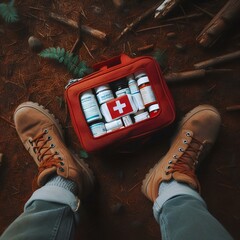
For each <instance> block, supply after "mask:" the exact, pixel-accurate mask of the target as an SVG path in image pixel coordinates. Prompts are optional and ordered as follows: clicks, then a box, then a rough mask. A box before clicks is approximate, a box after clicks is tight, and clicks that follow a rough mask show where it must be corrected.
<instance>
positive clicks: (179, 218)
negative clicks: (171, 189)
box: [0, 187, 232, 240]
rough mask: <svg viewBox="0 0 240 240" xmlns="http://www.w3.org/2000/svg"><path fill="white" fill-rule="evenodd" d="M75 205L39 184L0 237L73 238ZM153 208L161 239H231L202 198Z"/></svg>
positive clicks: (1, 239)
mask: <svg viewBox="0 0 240 240" xmlns="http://www.w3.org/2000/svg"><path fill="white" fill-rule="evenodd" d="M50 192H51V194H50V195H49V193H50ZM53 192H54V194H53ZM59 195H61V198H59ZM43 198H45V200H43ZM77 206H78V201H77V199H76V197H75V196H74V195H73V194H72V193H70V192H68V191H66V190H65V189H61V188H58V187H57V188H56V189H55V187H42V188H40V189H39V190H37V192H35V193H34V194H33V196H32V197H31V198H30V200H29V201H28V202H27V203H26V205H25V208H24V212H23V213H22V214H21V215H20V216H19V217H18V218H17V219H16V220H15V221H14V222H13V223H12V224H11V225H10V226H9V227H8V228H7V230H6V231H5V232H4V233H3V235H2V236H1V237H0V240H9V239H11V240H33V239H34V240H38V239H39V240H45V239H48V240H58V239H59V240H62V239H64V240H68V239H73V235H74V231H75V228H76V216H77V212H76V211H75V210H77ZM153 210H154V216H155V218H156V220H157V222H159V223H160V227H161V233H162V239H163V240H168V239H169V240H170V239H171V240H175V239H176V240H182V239H184V240H188V239H189V240H193V239H194V240H198V239H199V240H208V239H209V240H210V239H211V240H228V239H229V240H230V239H232V237H231V236H230V235H229V234H228V232H227V231H226V230H225V229H224V228H223V227H222V225H221V224H220V223H219V222H218V221H217V220H216V219H215V218H214V217H213V216H212V215H211V214H210V213H209V212H208V210H207V208H206V204H205V203H204V201H203V200H200V199H198V198H196V197H193V196H191V195H186V194H183V195H178V196H175V197H173V198H170V199H168V200H167V201H166V202H165V203H164V204H163V205H162V207H161V208H158V207H157V201H156V202H155V204H154V207H153Z"/></svg>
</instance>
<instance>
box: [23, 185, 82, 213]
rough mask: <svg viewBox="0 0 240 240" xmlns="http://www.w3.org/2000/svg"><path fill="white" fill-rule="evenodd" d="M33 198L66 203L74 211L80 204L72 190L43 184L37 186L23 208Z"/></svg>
mask: <svg viewBox="0 0 240 240" xmlns="http://www.w3.org/2000/svg"><path fill="white" fill-rule="evenodd" d="M35 200H43V201H48V202H56V203H62V204H66V205H68V206H69V207H71V209H72V210H73V211H74V212H75V211H77V210H78V208H79V206H80V200H79V198H77V197H76V196H75V195H74V194H73V193H72V192H70V191H68V190H66V189H65V188H62V187H58V186H47V185H45V186H43V187H41V188H39V189H38V190H36V191H35V192H34V193H33V195H32V196H31V198H30V199H29V200H28V201H27V203H26V204H25V208H26V206H28V205H29V204H31V203H32V202H33V201H35Z"/></svg>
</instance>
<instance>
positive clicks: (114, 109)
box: [113, 100, 126, 114]
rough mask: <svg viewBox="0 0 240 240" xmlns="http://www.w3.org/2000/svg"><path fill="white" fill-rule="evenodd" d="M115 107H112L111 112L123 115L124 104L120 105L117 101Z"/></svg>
mask: <svg viewBox="0 0 240 240" xmlns="http://www.w3.org/2000/svg"><path fill="white" fill-rule="evenodd" d="M116 104H117V105H116V106H115V107H113V111H118V112H119V113H120V114H121V113H123V108H125V107H126V103H120V101H119V100H117V101H116Z"/></svg>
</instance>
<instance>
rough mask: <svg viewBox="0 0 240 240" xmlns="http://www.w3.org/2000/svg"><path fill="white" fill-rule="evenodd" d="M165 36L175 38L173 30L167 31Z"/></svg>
mask: <svg viewBox="0 0 240 240" xmlns="http://www.w3.org/2000/svg"><path fill="white" fill-rule="evenodd" d="M167 38H168V39H173V38H176V33H175V32H169V33H167Z"/></svg>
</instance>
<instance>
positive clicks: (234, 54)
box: [194, 51, 240, 69]
mask: <svg viewBox="0 0 240 240" xmlns="http://www.w3.org/2000/svg"><path fill="white" fill-rule="evenodd" d="M237 58H240V51H236V52H232V53H228V54H225V55H222V56H218V57H216V58H212V59H208V60H206V61H203V62H199V63H196V64H194V67H195V69H201V68H208V67H211V66H214V65H217V64H219V63H224V62H228V61H231V60H234V59H237Z"/></svg>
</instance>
